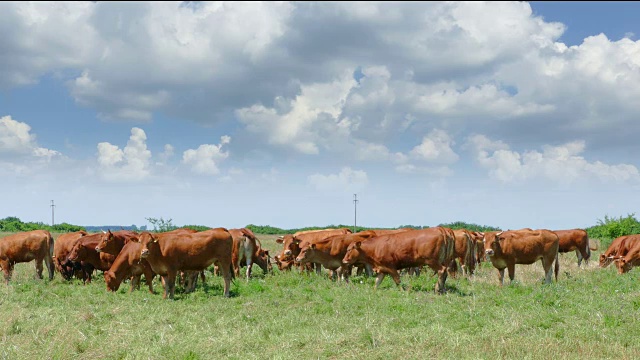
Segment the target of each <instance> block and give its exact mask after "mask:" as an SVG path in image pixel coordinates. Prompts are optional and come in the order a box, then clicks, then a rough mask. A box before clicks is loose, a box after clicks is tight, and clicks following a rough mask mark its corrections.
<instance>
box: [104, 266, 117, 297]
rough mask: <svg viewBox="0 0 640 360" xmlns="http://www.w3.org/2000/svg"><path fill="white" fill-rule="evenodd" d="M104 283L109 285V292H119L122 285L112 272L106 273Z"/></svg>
mask: <svg viewBox="0 0 640 360" xmlns="http://www.w3.org/2000/svg"><path fill="white" fill-rule="evenodd" d="M104 282H105V283H106V284H107V291H114V292H115V291H118V289H119V288H120V283H119V282H118V281H117V279H116V275H115V274H114V273H113V272H112V271H105V272H104Z"/></svg>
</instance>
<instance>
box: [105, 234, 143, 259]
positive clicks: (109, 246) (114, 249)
mask: <svg viewBox="0 0 640 360" xmlns="http://www.w3.org/2000/svg"><path fill="white" fill-rule="evenodd" d="M130 241H138V233H136V232H133V231H129V230H120V231H116V232H114V233H112V232H111V230H109V231H106V232H104V231H103V233H102V234H100V242H99V243H98V246H96V251H97V252H105V253H107V254H111V255H114V256H118V254H119V253H120V250H122V248H123V247H124V245H125V244H126V243H128V242H130Z"/></svg>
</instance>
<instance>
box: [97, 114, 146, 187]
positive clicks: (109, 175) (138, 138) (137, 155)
mask: <svg viewBox="0 0 640 360" xmlns="http://www.w3.org/2000/svg"><path fill="white" fill-rule="evenodd" d="M146 141H147V135H146V134H145V132H144V130H142V129H140V128H137V127H134V128H132V129H131V136H130V137H129V141H128V142H127V145H126V146H125V147H124V149H120V148H119V147H118V146H117V145H113V144H111V143H109V142H101V143H99V144H98V146H97V148H98V164H99V165H100V169H99V173H100V176H101V177H102V178H103V179H105V180H108V181H114V182H122V181H141V180H143V179H145V178H147V177H148V176H149V174H150V164H149V163H150V159H151V151H149V150H148V149H147V143H146Z"/></svg>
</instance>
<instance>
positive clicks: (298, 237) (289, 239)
mask: <svg viewBox="0 0 640 360" xmlns="http://www.w3.org/2000/svg"><path fill="white" fill-rule="evenodd" d="M342 234H351V230H349V229H347V228H342V229H323V230H309V231H304V232H299V233H296V234H294V235H285V236H283V237H280V238H278V239H277V240H276V242H277V243H279V244H282V245H283V247H282V252H281V253H280V255H278V258H277V259H276V261H278V262H280V263H283V262H287V261H292V260H293V259H295V258H296V257H297V256H298V254H300V246H299V245H300V242H302V241H305V240H306V241H319V240H322V239H325V238H327V237H329V236H333V235H342ZM315 267H316V272H317V273H320V265H319V264H318V265H316V266H315ZM281 270H282V269H281ZM301 270H303V269H302V268H301ZM307 270H310V267H307Z"/></svg>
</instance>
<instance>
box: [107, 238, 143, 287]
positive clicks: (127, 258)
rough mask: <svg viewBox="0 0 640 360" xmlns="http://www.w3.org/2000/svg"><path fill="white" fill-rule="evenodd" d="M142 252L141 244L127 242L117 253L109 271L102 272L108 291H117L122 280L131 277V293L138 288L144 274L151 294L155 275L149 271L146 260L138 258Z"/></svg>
mask: <svg viewBox="0 0 640 360" xmlns="http://www.w3.org/2000/svg"><path fill="white" fill-rule="evenodd" d="M141 252H142V244H140V243H139V242H135V241H129V242H127V244H125V245H124V247H123V248H122V249H121V250H120V251H119V253H118V256H117V257H116V259H115V260H114V261H113V265H111V267H110V268H109V270H107V271H105V272H104V281H105V283H106V284H107V290H108V291H114V292H115V291H118V288H120V284H121V283H122V280H124V278H126V277H129V276H130V277H131V288H130V289H129V292H132V291H133V289H134V288H139V287H140V276H141V275H142V274H144V277H145V280H146V281H147V285H148V286H149V292H150V293H152V294H153V278H154V276H155V273H154V272H153V270H151V265H149V262H148V261H147V260H144V259H141V258H140V253H141Z"/></svg>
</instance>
